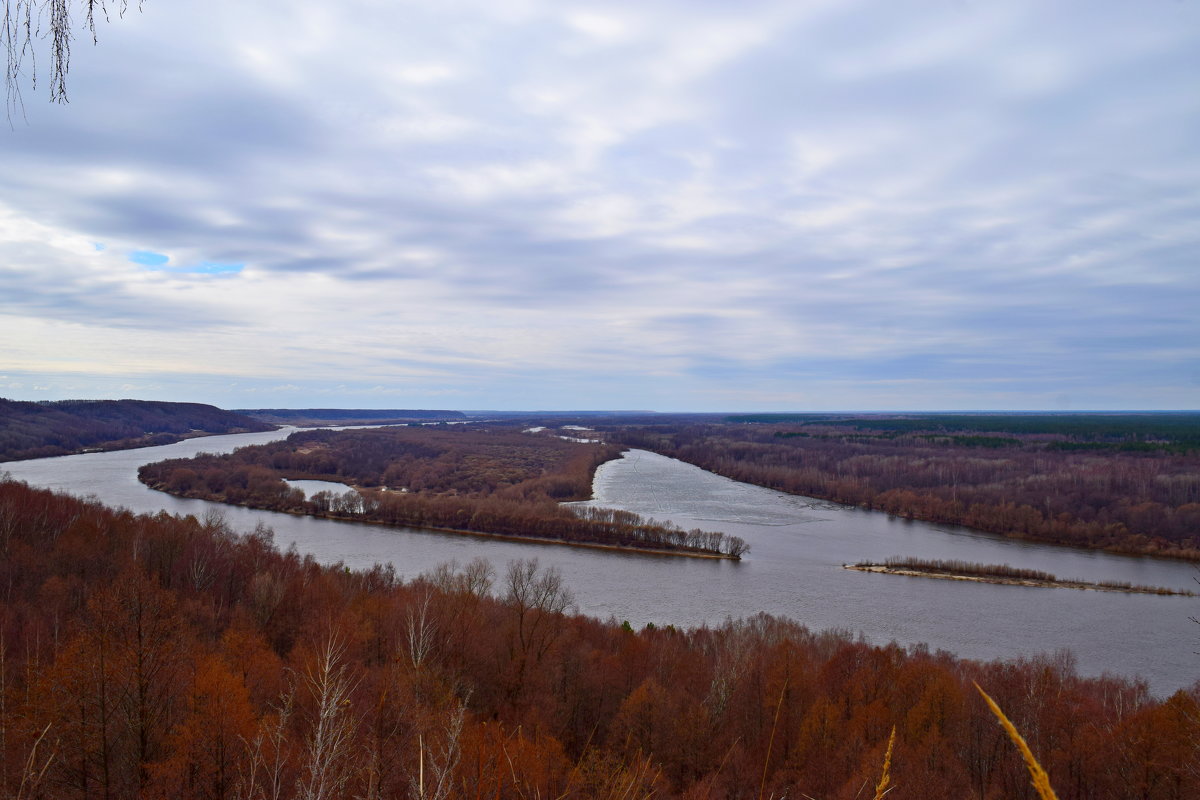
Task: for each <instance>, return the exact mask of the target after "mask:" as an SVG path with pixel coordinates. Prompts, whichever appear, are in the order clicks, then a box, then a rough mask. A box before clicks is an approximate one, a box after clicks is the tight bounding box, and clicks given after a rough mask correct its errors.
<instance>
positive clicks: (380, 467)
mask: <svg viewBox="0 0 1200 800" xmlns="http://www.w3.org/2000/svg"><path fill="white" fill-rule="evenodd" d="M569 438H570V439H571V440H570V441H568V440H567V438H564V437H562V436H557V435H543V434H539V433H520V432H516V431H512V430H501V429H492V428H488V427H484V426H468V425H458V426H454V427H453V428H431V427H426V426H422V425H417V426H410V427H395V428H370V429H364V430H340V431H333V430H314V431H303V432H299V433H294V434H292V435H291V436H289V437H288V438H287V439H285V440H282V441H278V442H271V443H269V444H263V445H257V446H254V447H246V448H241V449H239V450H237V451H235V452H233V453H229V454H226V455H212V454H207V453H201V454H199V455H197V456H196V457H195V458H189V459H172V460H168V461H160V462H157V463H154V464H147V465H145V466H143V467H142V468H141V469H140V470H139V471H138V478H139V480H141V481H142V483H144V484H146V485H147V486H150V487H151V488H154V489H159V490H161V491H166V492H170V493H171V494H175V495H178V496H181V497H193V498H200V499H204V500H216V501H218V502H225V503H233V504H237V505H244V506H249V507H252V508H262V509H267V510H271V511H284V512H289V513H298V514H308V515H312V516H318V517H326V518H332V519H350V520H355V521H360V522H374V523H380V524H385V525H396V526H405V527H416V528H427V529H435V530H444V531H450V532H466V533H473V534H487V535H495V536H503V537H506V538H512V539H520V540H529V539H536V540H539V541H551V542H556V543H562V544H574V545H580V546H587V547H610V548H618V549H622V550H630V551H633V552H642V553H657V554H671V555H689V556H701V557H707V558H714V557H715V558H727V559H733V560H738V559H740V558H741V556H742V555H743V554H744V553H745V552H746V551H747V550H748V549H749V547H748V545H747V544H746V543H745V541H743V540H742V539H741V538H740V537H737V536H729V535H727V534H723V533H719V532H710V531H702V530H699V529H694V530H684V529H682V528H680V527H678V526H676V525H671V524H668V523H660V522H656V521H654V520H647V519H644V518H642V517H640V516H639V515H637V514H634V513H632V512H628V511H619V510H615V509H606V508H592V507H571V506H565V505H563V501H568V500H585V499H588V498H589V497H590V496H591V484H592V476H593V474H594V473H595V470H596V467H597V466H599V465H600V464H602V463H604V462H605V461H609V460H611V459H613V458H616V457H617V456H619V455H620V453H621V452H622V450H623V449H624V448H622V447H618V446H613V445H606V444H602V443H599V442H590V441H588V442H585V441H582V440H579V439H578V438H577V437H569ZM287 480H324V481H333V482H336V483H342V484H346V487H347V488H346V491H345V492H344V493H341V494H338V493H334V492H318V493H316V494H315V495H313V496H312V497H306V496H305V494H304V493H303V492H302V491H299V490H297V489H294V488H293V487H290V486H288V484H287V483H286V481H287Z"/></svg>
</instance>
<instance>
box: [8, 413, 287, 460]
mask: <svg viewBox="0 0 1200 800" xmlns="http://www.w3.org/2000/svg"><path fill="white" fill-rule="evenodd" d="M273 427H274V426H273V425H270V424H268V423H266V422H262V421H259V420H256V419H251V418H250V417H247V416H243V415H242V414H237V413H235V412H232V411H224V410H222V409H219V408H217V407H216V406H209V405H204V404H203V403H164V402H157V401H153V400H59V401H54V402H40V403H28V402H22V401H19V400H6V399H4V398H0V461H18V460H22V459H27V458H45V457H48V456H60V455H66V454H68V453H78V452H83V451H86V450H123V449H128V448H132V447H147V446H150V445H161V444H170V443H172V442H177V441H179V440H180V439H184V438H188V437H190V436H204V435H209V434H216V433H242V432H247V431H266V430H271V429H272V428H273Z"/></svg>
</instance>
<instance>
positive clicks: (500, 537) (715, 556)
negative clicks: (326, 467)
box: [145, 484, 742, 561]
mask: <svg viewBox="0 0 1200 800" xmlns="http://www.w3.org/2000/svg"><path fill="white" fill-rule="evenodd" d="M145 485H146V486H147V487H148V488H150V489H153V490H154V491H156V492H162V493H163V494H169V495H174V496H176V497H183V498H186V499H192V500H205V501H207V502H210V503H221V504H222V505H227V506H236V507H239V508H249V509H254V510H256V511H270V512H271V513H275V514H288V515H290V516H293V517H308V518H311V519H327V520H331V521H333V522H354V523H359V524H365V525H374V526H378V527H382V528H404V529H408V530H416V531H430V532H433V533H454V534H461V535H464V536H477V537H480V538H483V539H492V540H496V541H505V542H523V543H528V544H549V545H565V546H567V547H583V548H587V549H590V550H608V551H615V552H620V553H635V554H637V555H647V556H683V557H685V558H702V559H710V560H717V561H741V560H742V559H741V556H737V555H729V554H726V553H713V552H706V551H699V550H668V549H666V548H660V547H636V546H633V545H619V544H605V543H603V542H586V541H571V540H568V539H555V538H550V537H545V536H521V535H519V534H511V533H496V532H493V531H473V530H469V529H467V528H446V527H438V526H434V525H414V524H409V523H405V524H401V525H397V524H393V523H390V522H385V521H383V520H378V519H371V518H369V517H358V516H351V515H346V514H336V513H332V512H323V513H317V514H314V513H308V512H305V511H299V510H296V509H288V508H260V507H259V506H256V505H253V504H250V503H231V502H228V501H226V500H217V499H214V498H211V497H200V496H198V497H190V496H189V495H186V494H177V493H175V492H170V491H167V490H166V489H164V488H163V487H161V486H155V485H153V484H145ZM346 488H347V489H349V490H355V489H356V487H354V486H347V487H346Z"/></svg>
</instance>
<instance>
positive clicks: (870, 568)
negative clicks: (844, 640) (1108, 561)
mask: <svg viewBox="0 0 1200 800" xmlns="http://www.w3.org/2000/svg"><path fill="white" fill-rule="evenodd" d="M842 569H852V570H856V571H858V572H878V573H882V574H885V575H906V576H908V577H912V578H940V579H941V580H948V581H973V582H975V583H995V584H1002V585H1005V586H1033V587H1037V588H1043V589H1087V590H1091V591H1097V592H1124V593H1125V594H1155V595H1172V596H1178V597H1195V596H1196V593H1195V592H1191V591H1187V590H1185V589H1169V588H1166V587H1164V586H1137V585H1125V584H1117V583H1103V582H1100V583H1093V582H1091V581H1078V580H1069V579H1062V578H1056V577H1054V576H1053V575H1051V576H1047V577H1045V578H1021V577H1011V576H1004V575H970V574H964V573H962V572H946V571H941V570H935V569H922V568H919V567H912V566H895V565H889V564H843V565H842Z"/></svg>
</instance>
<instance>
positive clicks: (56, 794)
mask: <svg viewBox="0 0 1200 800" xmlns="http://www.w3.org/2000/svg"><path fill="white" fill-rule="evenodd" d="M0 552H2V553H3V558H2V559H0V585H3V586H4V593H3V594H2V595H0V798H5V799H6V800H7V799H8V798H22V799H23V800H24V799H28V800H39V799H46V800H49V799H50V798H54V799H56V800H57V799H59V798H62V799H64V800H74V799H75V798H134V797H140V798H167V797H170V798H182V799H186V800H190V798H207V799H210V800H216V799H225V798H228V799H229V800H235V799H236V800H250V799H251V798H275V799H277V800H290V799H291V798H306V800H317V799H318V798H364V799H367V800H383V799H384V798H418V797H424V798H438V800H446V798H489V799H500V800H507V799H508V798H512V799H513V800H516V799H517V798H539V797H540V798H561V799H562V800H584V799H585V798H605V799H607V800H616V799H617V798H623V799H624V800H633V799H634V798H656V799H659V798H661V799H663V800H666V799H668V798H688V799H689V800H701V799H702V798H704V799H707V800H758V799H759V798H768V797H770V798H777V799H778V798H783V797H788V798H802V797H811V798H818V799H819V800H851V798H859V797H872V796H874V791H875V788H876V787H877V786H878V783H879V780H880V777H881V772H882V769H883V763H884V760H885V752H886V748H887V742H888V740H889V737H890V735H891V732H892V731H893V730H894V731H895V747H894V752H893V753H892V756H891V758H890V761H889V775H890V777H889V780H890V786H891V787H892V788H891V790H890V792H889V794H888V795H887V797H888V798H889V800H891V799H893V798H894V799H895V800H900V799H901V798H921V799H922V800H924V799H925V798H943V797H946V798H949V797H954V798H977V799H978V800H990V799H992V798H996V799H998V798H1029V797H1032V796H1033V794H1032V790H1031V789H1030V788H1029V776H1028V773H1027V771H1026V767H1025V765H1024V763H1023V762H1022V759H1021V756H1020V754H1019V753H1018V751H1017V750H1016V748H1015V747H1013V746H1012V744H1011V743H1010V742H1009V741H1008V739H1007V737H1006V735H1005V733H1004V731H1003V730H1002V729H1001V727H1000V725H998V724H997V722H996V719H995V718H994V717H993V716H992V714H991V713H990V712H989V710H988V709H987V707H986V706H985V705H984V703H983V701H982V700H981V698H980V696H979V694H978V693H977V691H976V689H975V688H974V684H975V683H978V684H979V685H980V686H981V687H982V688H983V689H984V690H985V691H987V692H988V693H989V694H990V695H991V696H992V697H994V698H995V699H996V701H997V702H998V703H999V704H1000V706H1001V707H1002V708H1003V709H1004V711H1005V712H1006V713H1007V714H1008V716H1009V717H1010V718H1011V719H1012V720H1013V722H1014V723H1015V724H1016V725H1017V727H1018V728H1019V729H1020V731H1021V733H1022V734H1023V735H1024V737H1025V738H1026V740H1028V742H1029V744H1030V747H1031V748H1032V750H1033V752H1034V754H1035V755H1036V757H1037V758H1038V760H1039V761H1040V762H1041V763H1042V765H1043V766H1044V767H1045V768H1046V769H1047V770H1048V771H1049V774H1050V779H1051V781H1052V783H1053V785H1054V788H1055V789H1056V791H1057V792H1058V796H1059V797H1060V798H1063V800H1075V799H1076V798H1079V799H1081V800H1082V798H1112V799H1113V800H1116V799H1117V798H1134V797H1136V798H1145V799H1146V800H1184V798H1189V797H1196V796H1198V793H1200V769H1198V767H1200V702H1198V701H1200V693H1198V691H1197V690H1195V689H1194V690H1192V691H1186V692H1185V691H1180V692H1178V693H1176V694H1174V695H1173V696H1171V697H1168V698H1165V699H1156V698H1153V697H1151V696H1149V695H1148V694H1147V691H1146V689H1145V686H1144V685H1142V684H1139V683H1136V682H1130V681H1126V680H1123V679H1120V678H1115V677H1104V678H1095V679H1091V678H1089V679H1085V678H1080V677H1078V676H1077V675H1076V674H1075V672H1074V669H1073V666H1072V662H1071V659H1070V657H1069V656H1068V655H1066V654H1062V653H1060V654H1055V655H1048V656H1040V657H1036V658H1031V659H1016V660H1012V661H1005V662H993V663H979V662H972V661H961V660H956V659H954V658H953V657H952V656H950V655H948V654H946V653H941V652H938V653H934V652H929V651H927V650H925V649H923V648H920V647H917V648H911V649H905V648H901V647H898V646H896V645H891V646H886V647H875V646H870V645H867V644H865V643H863V642H861V641H856V640H855V639H853V638H851V637H850V636H848V635H846V634H840V633H836V632H826V633H814V632H812V631H809V630H807V629H806V628H805V627H803V625H801V624H799V623H798V622H792V621H787V620H783V619H777V618H773V617H769V616H765V615H759V616H756V617H753V618H750V619H742V620H736V621H729V622H726V623H725V624H723V625H720V626H717V627H712V628H698V629H692V630H678V629H675V628H672V627H669V626H666V627H653V626H647V627H646V628H645V629H643V630H634V629H632V628H631V627H630V626H629V625H628V624H620V623H618V622H617V621H616V620H610V621H608V622H604V621H599V620H595V619H590V618H586V617H580V616H574V615H572V614H571V610H572V602H571V592H570V587H569V586H567V585H565V584H564V582H563V581H562V579H561V577H560V576H559V575H558V574H557V573H556V572H555V571H554V570H553V569H549V568H546V567H543V566H541V565H539V564H538V563H537V562H536V561H515V562H512V563H509V564H507V565H491V564H488V563H486V562H482V561H475V562H472V563H469V564H446V565H443V566H442V567H439V568H437V569H435V570H433V571H432V572H430V573H428V574H425V575H423V576H421V577H419V578H417V579H415V580H411V581H402V580H399V579H398V578H397V577H396V575H395V574H394V573H393V572H392V570H391V569H390V568H387V567H375V568H374V569H370V570H365V571H351V570H348V569H345V568H343V567H341V566H340V565H333V566H321V565H319V564H317V563H316V562H315V561H314V560H313V559H312V558H311V557H303V556H300V555H299V554H297V553H295V552H286V553H284V552H280V551H279V550H278V549H276V548H275V547H274V546H273V544H272V537H271V533H270V531H268V530H265V529H262V528H259V529H257V530H254V531H251V532H245V533H237V532H234V531H232V530H230V529H229V527H228V526H227V525H226V524H225V523H224V522H223V520H222V519H221V518H220V517H219V516H210V517H207V518H205V519H203V520H198V519H196V518H193V517H186V518H180V517H173V516H168V515H166V514H160V515H157V516H136V515H133V514H131V513H129V512H126V511H118V510H112V509H109V508H106V507H105V506H103V505H101V504H99V503H96V502H94V501H85V500H80V499H75V498H71V497H67V496H65V495H56V494H52V493H49V492H45V491H39V490H34V489H31V488H29V487H27V486H25V485H24V484H20V483H16V482H11V481H8V482H2V483H0ZM1198 658H1200V657H1198Z"/></svg>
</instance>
